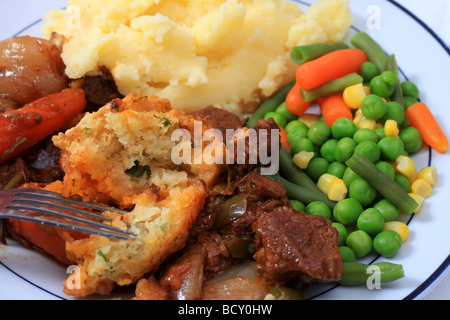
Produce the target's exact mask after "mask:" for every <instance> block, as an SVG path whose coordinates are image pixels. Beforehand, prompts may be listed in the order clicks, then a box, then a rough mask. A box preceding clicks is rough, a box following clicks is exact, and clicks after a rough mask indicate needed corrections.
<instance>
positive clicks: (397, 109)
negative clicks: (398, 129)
mask: <svg viewBox="0 0 450 320" xmlns="http://www.w3.org/2000/svg"><path fill="white" fill-rule="evenodd" d="M387 120H394V121H396V122H397V125H399V126H401V125H402V124H403V122H404V121H405V111H404V110H403V106H402V105H401V104H400V103H398V102H395V101H389V102H387V103H386V113H385V114H384V116H383V117H382V118H381V119H380V121H381V122H382V123H383V124H384V123H385V122H386V121H387Z"/></svg>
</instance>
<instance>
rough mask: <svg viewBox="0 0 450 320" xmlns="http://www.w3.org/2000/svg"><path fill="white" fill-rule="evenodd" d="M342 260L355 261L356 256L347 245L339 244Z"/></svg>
mask: <svg viewBox="0 0 450 320" xmlns="http://www.w3.org/2000/svg"><path fill="white" fill-rule="evenodd" d="M339 252H340V253H341V258H342V262H355V261H356V256H355V253H354V252H353V250H352V249H350V248H349V247H347V246H339Z"/></svg>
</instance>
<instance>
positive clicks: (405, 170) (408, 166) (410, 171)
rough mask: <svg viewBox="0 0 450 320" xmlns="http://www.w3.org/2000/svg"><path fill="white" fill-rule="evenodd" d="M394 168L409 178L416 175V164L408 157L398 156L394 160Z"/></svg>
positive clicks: (413, 177) (411, 178)
mask: <svg viewBox="0 0 450 320" xmlns="http://www.w3.org/2000/svg"><path fill="white" fill-rule="evenodd" d="M395 168H396V169H397V170H398V172H400V173H401V174H403V175H405V176H406V177H408V178H409V179H410V180H415V178H416V176H417V170H416V164H415V163H414V160H413V159H411V158H410V157H407V156H398V157H397V159H396V160H395Z"/></svg>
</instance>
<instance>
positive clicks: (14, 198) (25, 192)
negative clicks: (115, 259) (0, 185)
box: [0, 188, 136, 239]
mask: <svg viewBox="0 0 450 320" xmlns="http://www.w3.org/2000/svg"><path fill="white" fill-rule="evenodd" d="M86 209H87V210H86ZM89 210H97V211H113V212H118V213H121V214H124V213H126V211H123V210H120V209H117V208H114V207H110V206H107V205H104V204H99V203H95V202H86V201H75V200H72V199H67V198H64V197H63V196H62V195H61V194H59V193H55V192H51V191H47V190H40V189H33V188H17V189H8V190H2V191H0V219H3V218H9V219H19V220H26V221H31V222H36V223H40V224H44V225H50V226H54V227H60V228H65V229H70V230H76V231H81V232H86V233H90V234H97V235H101V236H105V237H109V238H117V239H133V238H134V237H136V234H134V233H133V232H130V231H127V230H122V229H120V228H117V227H113V226H112V225H110V224H108V223H110V222H112V219H111V218H108V217H104V216H102V215H101V214H98V213H95V212H92V211H89ZM95 220H97V221H95Z"/></svg>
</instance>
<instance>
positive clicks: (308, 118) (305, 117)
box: [298, 113, 320, 128]
mask: <svg viewBox="0 0 450 320" xmlns="http://www.w3.org/2000/svg"><path fill="white" fill-rule="evenodd" d="M319 118H320V116H319V115H318V114H314V113H304V114H302V115H301V116H299V117H298V120H299V121H301V122H303V123H304V124H306V126H307V127H308V128H311V126H312V125H313V124H314V123H316V122H317V121H319Z"/></svg>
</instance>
